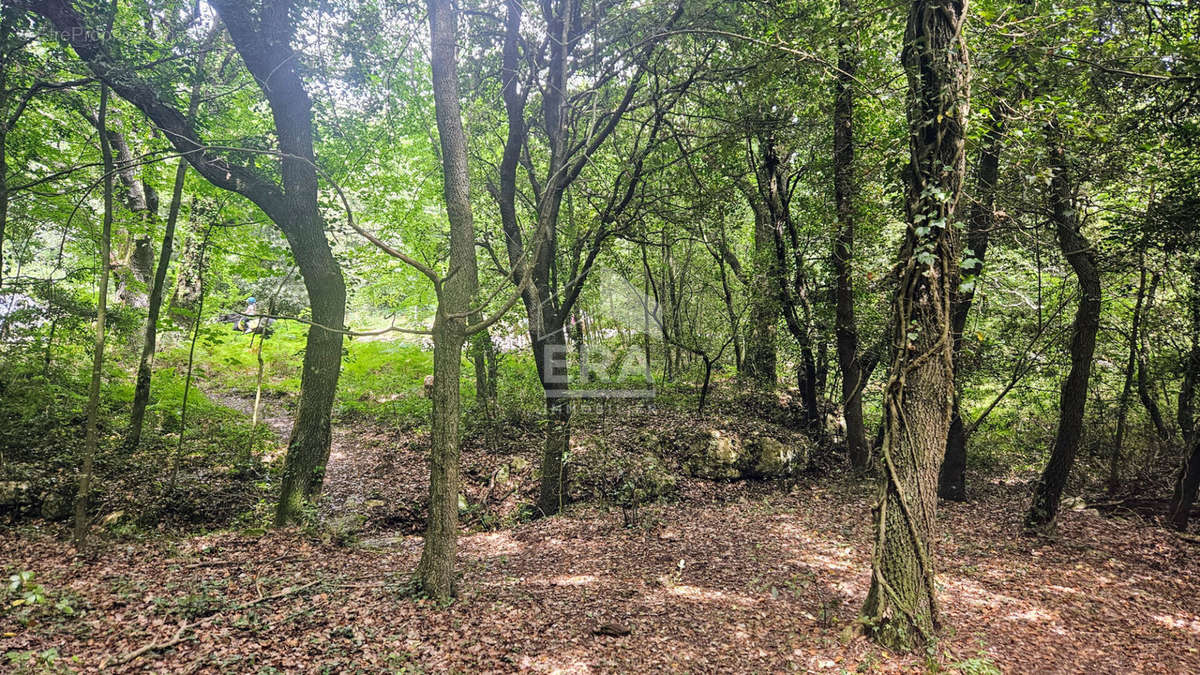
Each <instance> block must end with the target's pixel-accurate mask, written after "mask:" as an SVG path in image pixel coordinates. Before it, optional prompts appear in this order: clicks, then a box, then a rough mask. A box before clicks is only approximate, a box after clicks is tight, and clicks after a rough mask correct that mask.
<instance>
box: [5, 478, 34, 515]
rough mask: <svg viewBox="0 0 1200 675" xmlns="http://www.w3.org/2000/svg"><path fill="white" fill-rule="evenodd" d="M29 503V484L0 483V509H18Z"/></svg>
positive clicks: (10, 481) (25, 482)
mask: <svg viewBox="0 0 1200 675" xmlns="http://www.w3.org/2000/svg"><path fill="white" fill-rule="evenodd" d="M28 503H29V482H28V481H23V480H6V481H0V507H3V508H12V509H19V508H21V507H22V506H25V505H26V504H28Z"/></svg>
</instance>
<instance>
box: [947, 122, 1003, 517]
mask: <svg viewBox="0 0 1200 675" xmlns="http://www.w3.org/2000/svg"><path fill="white" fill-rule="evenodd" d="M1003 141H1004V116H1003V114H1002V113H1001V111H1000V106H999V105H996V106H993V108H992V117H991V119H990V120H989V121H988V127H987V131H986V132H985V133H984V139H983V147H982V149H981V150H980V155H979V166H978V167H977V169H976V171H977V173H976V181H975V186H976V195H975V201H974V203H973V204H972V205H971V209H970V215H969V216H968V218H967V245H966V250H965V251H964V252H963V258H964V260H963V264H962V270H961V274H962V277H961V279H962V281H961V283H957V284H955V285H954V286H953V287H951V289H950V290H951V293H952V294H953V296H952V297H953V301H952V302H951V307H950V323H951V327H950V331H951V337H952V338H953V339H954V380H955V389H954V404H953V406H954V407H953V409H952V411H951V415H950V432H949V434H948V435H947V436H946V455H945V457H944V458H943V459H942V466H941V471H940V472H939V474H938V496H939V497H941V498H942V499H949V500H952V501H958V502H961V501H966V499H967V480H966V470H967V433H966V425H964V424H963V418H962V411H961V410H960V409H959V404H960V398H961V396H960V394H961V388H962V387H961V382H959V354H961V353H962V346H963V331H964V330H966V327H967V317H968V316H969V315H970V313H971V304H972V303H973V302H974V300H975V284H976V283H977V282H978V280H979V275H980V273H982V272H983V261H984V259H985V258H986V257H987V249H988V242H989V240H990V238H991V233H992V230H993V229H994V228H995V225H996V184H997V182H998V181H999V178H1000V147H1001V144H1002V143H1003Z"/></svg>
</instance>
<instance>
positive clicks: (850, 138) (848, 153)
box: [830, 0, 871, 471]
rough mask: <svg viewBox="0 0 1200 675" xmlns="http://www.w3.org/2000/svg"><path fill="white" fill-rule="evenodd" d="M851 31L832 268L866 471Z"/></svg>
mask: <svg viewBox="0 0 1200 675" xmlns="http://www.w3.org/2000/svg"><path fill="white" fill-rule="evenodd" d="M840 9H841V18H842V20H843V21H849V20H850V19H851V17H855V16H857V14H858V7H857V2H856V1H855V0H841V2H840ZM849 35H850V30H849V28H843V33H842V38H841V40H840V43H839V45H838V50H839V54H838V73H837V84H836V95H835V97H834V102H833V200H834V204H835V206H836V208H837V221H838V222H837V233H836V235H835V236H834V242H833V256H832V257H831V259H830V260H831V263H832V267H833V273H834V278H835V289H834V298H835V302H834V304H835V318H834V326H833V328H834V333H835V337H836V340H837V358H838V367H839V368H840V369H841V371H842V415H843V417H844V418H845V420H846V454H847V456H848V458H849V459H850V466H851V467H853V468H854V469H855V470H856V471H864V470H866V469H867V467H869V466H870V464H871V448H870V446H869V445H867V428H866V423H865V421H864V420H863V409H862V391H863V386H864V385H865V384H866V382H865V381H864V378H863V373H862V364H861V363H859V353H858V322H857V321H856V320H855V317H854V282H853V271H854V265H853V259H854V226H855V220H856V218H855V210H854V199H855V197H856V195H857V194H858V184H857V180H856V179H855V177H854V85H855V82H854V80H855V74H856V73H857V71H858V55H857V50H856V49H855V47H854V45H852V44H851V42H850V38H849V37H848V36H849Z"/></svg>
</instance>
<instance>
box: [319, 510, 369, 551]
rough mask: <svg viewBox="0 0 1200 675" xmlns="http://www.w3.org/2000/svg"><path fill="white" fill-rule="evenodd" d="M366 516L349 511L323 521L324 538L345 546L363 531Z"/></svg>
mask: <svg viewBox="0 0 1200 675" xmlns="http://www.w3.org/2000/svg"><path fill="white" fill-rule="evenodd" d="M366 524H367V517H366V516H364V515H362V514H361V513H349V514H346V515H342V516H336V517H334V518H330V519H329V520H327V521H325V537H324V538H325V539H326V540H327V541H329V542H331V543H333V544H337V545H339V546H345V545H347V544H350V543H352V542H353V541H354V540H355V538H356V537H357V536H358V535H359V534H360V533H361V532H362V531H363V528H364V527H365V526H366Z"/></svg>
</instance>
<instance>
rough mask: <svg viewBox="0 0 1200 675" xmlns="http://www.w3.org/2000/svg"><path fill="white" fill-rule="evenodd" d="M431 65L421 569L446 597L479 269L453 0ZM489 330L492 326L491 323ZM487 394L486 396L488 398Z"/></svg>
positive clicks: (437, 24)
mask: <svg viewBox="0 0 1200 675" xmlns="http://www.w3.org/2000/svg"><path fill="white" fill-rule="evenodd" d="M428 6H429V37H430V44H431V48H430V54H429V59H430V64H431V65H432V67H433V95H434V105H435V107H436V114H437V128H438V138H439V139H440V140H441V149H442V153H441V156H442V167H443V168H442V181H443V184H444V192H445V198H446V215H447V216H448V218H449V220H450V266H449V270H448V272H447V274H446V277H445V278H444V279H442V280H441V281H440V282H439V283H438V284H437V290H438V307H437V316H436V318H435V319H434V323H433V424H432V427H433V429H432V432H431V435H430V436H431V440H430V444H431V448H430V456H429V465H430V480H429V519H428V523H427V526H426V528H425V545H424V549H423V551H422V553H421V562H420V564H419V565H418V566H417V580H418V583H419V584H420V586H421V588H422V589H423V590H424V591H425V592H426V593H428V594H429V595H430V596H432V597H434V598H438V599H440V600H445V599H446V598H448V597H450V596H451V595H453V593H454V584H455V581H454V554H455V550H456V544H455V542H456V540H457V537H458V485H459V466H458V465H459V428H458V426H459V418H460V415H461V413H460V405H459V390H458V387H459V375H460V372H461V370H462V348H463V343H464V342H465V340H466V338H467V335H469V334H470V332H479V331H480V330H482V329H483V328H481V327H478V326H476V327H473V328H472V329H471V330H470V331H469V330H468V328H469V327H468V326H467V319H468V317H470V316H471V315H472V314H474V312H472V306H471V305H472V303H473V302H474V300H475V292H476V288H477V287H478V285H479V279H478V272H477V271H476V265H475V224H474V219H473V216H472V213H471V198H470V175H469V172H468V171H467V140H466V136H465V134H464V133H463V125H462V112H461V110H460V108H459V102H458V65H457V55H456V49H457V39H456V38H457V35H458V28H457V24H458V13H457V12H456V11H455V9H454V5H453V3H452V2H451V1H450V0H429V3H428ZM485 327H486V326H485ZM481 395H486V394H485V393H484V394H481Z"/></svg>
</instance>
